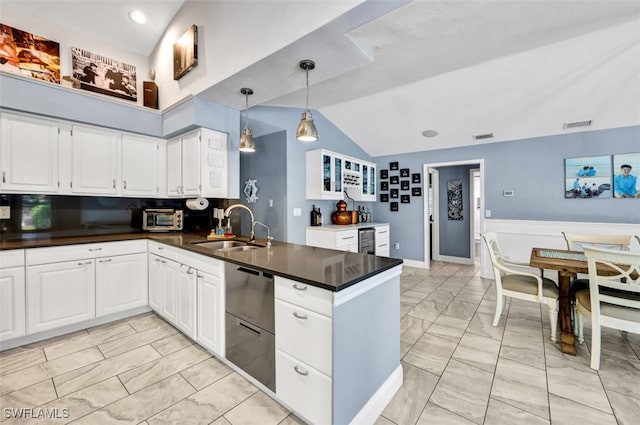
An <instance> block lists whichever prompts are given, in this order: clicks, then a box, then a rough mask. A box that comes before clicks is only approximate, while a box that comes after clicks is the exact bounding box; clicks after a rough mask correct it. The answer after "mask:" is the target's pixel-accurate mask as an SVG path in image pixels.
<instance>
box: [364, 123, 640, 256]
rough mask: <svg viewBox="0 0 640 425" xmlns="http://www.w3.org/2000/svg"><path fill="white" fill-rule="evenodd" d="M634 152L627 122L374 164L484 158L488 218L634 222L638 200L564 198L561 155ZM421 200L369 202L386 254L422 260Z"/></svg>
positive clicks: (638, 219) (634, 132)
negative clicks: (384, 231)
mask: <svg viewBox="0 0 640 425" xmlns="http://www.w3.org/2000/svg"><path fill="white" fill-rule="evenodd" d="M638 151H640V126H633V127H624V128H617V129H610V130H599V131H588V132H581V133H571V134H563V135H557V136H547V137H537V138H530V139H522V140H515V141H511V142H501V143H490V144H482V145H476V146H465V147H460V148H452V149H439V150H433V151H423V152H414V153H409V154H402V155H388V156H380V157H376V158H374V162H377V164H378V168H379V169H381V168H388V163H389V162H390V161H398V162H399V163H400V168H405V167H409V168H411V172H417V170H419V171H420V173H422V169H423V165H424V164H428V163H441V162H451V161H467V160H474V159H484V170H483V172H484V182H485V187H484V189H485V193H484V199H485V209H487V210H491V218H492V219H507V220H509V219H511V220H542V221H573V222H596V223H636V224H640V200H638V199H635V200H634V199H591V200H585V199H565V198H564V179H565V176H564V159H565V158H573V157H582V156H594V155H609V154H616V153H630V152H638ZM422 177H423V178H422V182H423V187H426V185H425V183H424V182H425V178H424V176H422ZM441 180H442V179H441ZM505 189H512V190H514V196H513V197H504V196H503V194H502V192H503V190H505ZM423 194H426V189H425V188H423ZM423 198H424V196H423ZM423 201H424V199H420V198H417V197H411V203H410V204H400V211H398V212H390V211H389V206H388V205H386V204H381V203H376V204H374V217H376V221H388V222H390V223H391V244H392V245H391V246H392V250H391V256H393V257H401V258H405V259H411V260H418V261H423V260H424V236H423V235H424V220H423V215H424V211H425V208H424V203H423ZM443 237H444V238H446V235H441V239H442V238H443ZM394 242H398V243H400V249H399V250H394V249H393V243H394Z"/></svg>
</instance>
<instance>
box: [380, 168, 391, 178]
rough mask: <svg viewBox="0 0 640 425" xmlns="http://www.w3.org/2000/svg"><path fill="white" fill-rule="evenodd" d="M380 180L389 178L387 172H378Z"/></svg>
mask: <svg viewBox="0 0 640 425" xmlns="http://www.w3.org/2000/svg"><path fill="white" fill-rule="evenodd" d="M380 178H381V179H387V178H389V170H380Z"/></svg>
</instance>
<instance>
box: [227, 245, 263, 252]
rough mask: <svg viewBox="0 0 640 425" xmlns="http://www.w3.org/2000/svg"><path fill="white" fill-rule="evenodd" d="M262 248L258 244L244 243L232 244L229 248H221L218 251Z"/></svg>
mask: <svg viewBox="0 0 640 425" xmlns="http://www.w3.org/2000/svg"><path fill="white" fill-rule="evenodd" d="M258 248H262V247H261V246H256V245H242V246H232V247H229V248H219V249H216V251H219V252H235V251H249V250H250V249H258Z"/></svg>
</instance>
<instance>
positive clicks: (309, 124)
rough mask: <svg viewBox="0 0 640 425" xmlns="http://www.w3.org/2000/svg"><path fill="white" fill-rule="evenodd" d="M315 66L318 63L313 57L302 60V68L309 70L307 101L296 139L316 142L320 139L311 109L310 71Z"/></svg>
mask: <svg viewBox="0 0 640 425" xmlns="http://www.w3.org/2000/svg"><path fill="white" fill-rule="evenodd" d="M315 67H316V64H315V62H314V61H312V60H311V59H305V60H302V61H300V68H302V69H304V70H305V71H306V72H307V103H306V107H305V111H304V112H303V113H302V118H301V119H300V124H298V130H297V131H296V140H298V141H300V142H315V141H316V140H318V129H316V125H315V124H314V123H313V116H312V115H311V111H309V71H310V70H312V69H314V68H315Z"/></svg>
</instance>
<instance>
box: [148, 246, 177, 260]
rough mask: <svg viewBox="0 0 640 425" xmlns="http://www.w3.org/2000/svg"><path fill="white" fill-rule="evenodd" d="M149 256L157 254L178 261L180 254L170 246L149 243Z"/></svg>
mask: <svg viewBox="0 0 640 425" xmlns="http://www.w3.org/2000/svg"><path fill="white" fill-rule="evenodd" d="M149 254H156V255H159V256H160V257H164V258H168V259H170V260H174V261H176V260H177V259H178V254H179V252H178V251H177V250H176V249H173V248H172V247H170V246H168V245H164V244H161V243H158V242H153V241H149Z"/></svg>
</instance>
